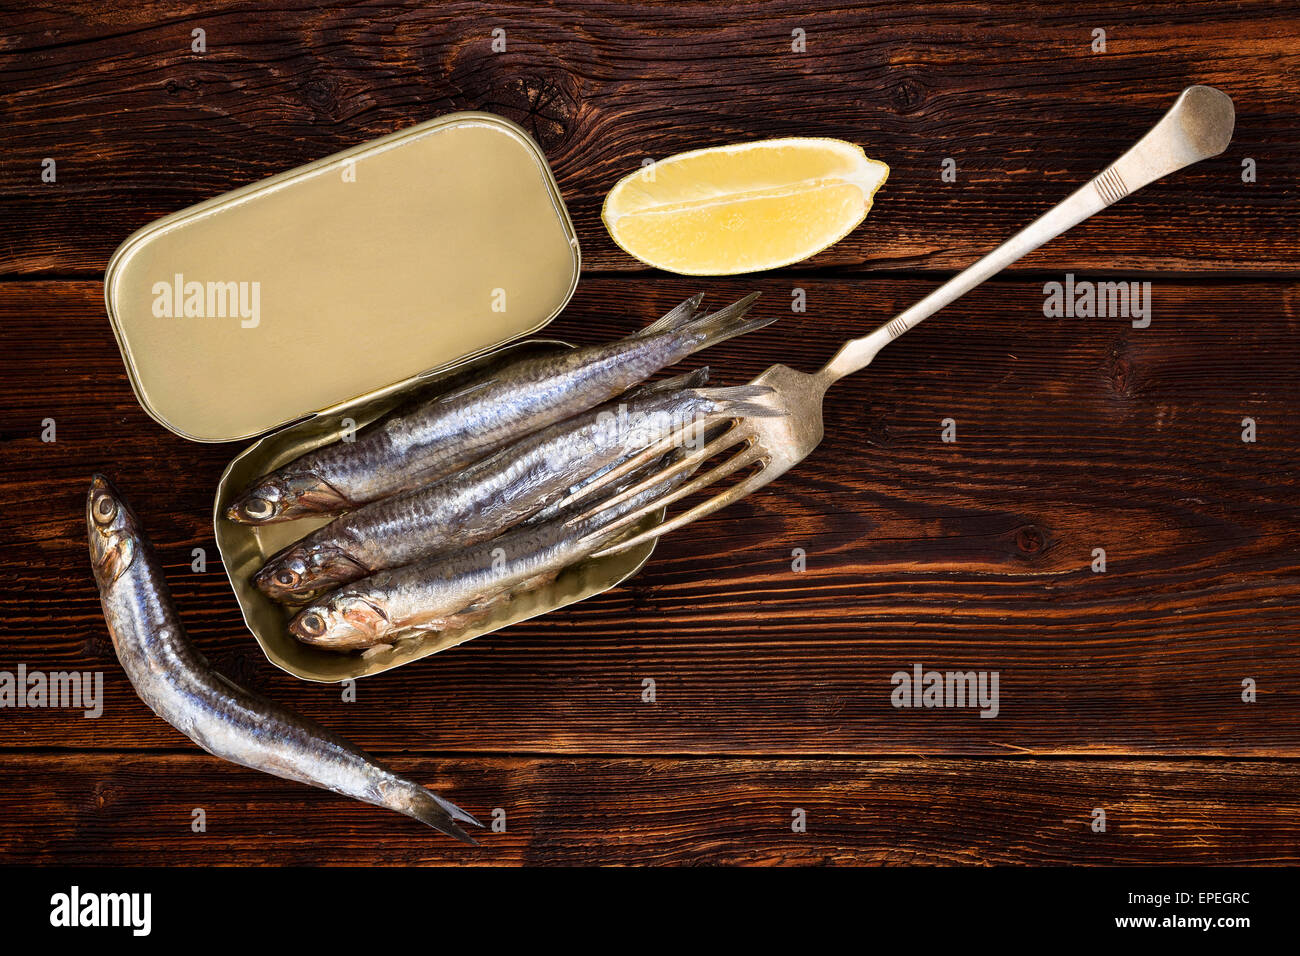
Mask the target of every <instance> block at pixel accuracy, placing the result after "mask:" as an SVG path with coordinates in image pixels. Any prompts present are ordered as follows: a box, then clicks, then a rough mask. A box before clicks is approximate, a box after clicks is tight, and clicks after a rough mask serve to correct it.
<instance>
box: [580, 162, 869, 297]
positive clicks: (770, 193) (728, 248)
mask: <svg viewBox="0 0 1300 956" xmlns="http://www.w3.org/2000/svg"><path fill="white" fill-rule="evenodd" d="M888 176H889V167H888V166H886V165H885V164H884V163H882V162H878V161H877V160H874V159H868V158H867V154H866V153H864V152H863V151H862V147H860V146H855V145H853V144H852V143H847V142H845V141H844V140H840V139H822V138H812V137H793V138H789V139H766V140H759V141H758V142H754V143H739V144H736V145H733V146H715V147H713V148H710V149H697V150H693V151H691V152H689V153H678V154H677V155H676V156H671V157H669V158H668V159H664V160H660V161H659V162H657V163H653V164H648V165H646V166H645V167H643V168H642V169H640V170H638V171H637V172H634V173H631V174H629V175H627V176H624V177H623V178H622V179H620V180H619V181H618V182H617V183H616V184H615V185H614V188H613V189H611V190H610V191H609V195H607V196H606V197H605V206H604V209H603V210H602V211H601V219H602V220H603V221H604V223H605V228H606V229H608V230H609V234H610V236H611V237H612V238H613V239H614V241H615V242H616V243H618V245H619V247H620V248H622V249H623V250H624V251H625V252H627V253H628V254H629V255H632V256H634V257H636V258H637V259H640V260H641V261H642V262H645V263H647V264H649V265H652V266H655V267H657V268H660V269H665V270H667V271H669V272H677V273H681V274H682V275H693V276H720V275H735V274H736V273H740V272H759V271H761V270H763V269H776V268H778V267H780V266H786V265H790V264H791V263H793V262H799V261H800V260H802V259H807V258H808V257H809V256H811V255H815V254H816V253H818V252H821V251H822V250H823V249H825V248H827V247H828V246H832V245H834V244H835V243H837V242H839V241H840V240H841V239H843V238H844V237H845V236H847V235H848V234H849V233H850V232H852V231H853V230H854V229H855V228H856V227H857V225H858V223H860V222H862V220H863V219H865V218H866V215H867V212H868V211H869V210H870V209H871V200H872V197H873V196H874V195H875V194H876V190H877V189H879V188H880V187H881V186H882V185H884V182H885V179H886V178H887V177H888Z"/></svg>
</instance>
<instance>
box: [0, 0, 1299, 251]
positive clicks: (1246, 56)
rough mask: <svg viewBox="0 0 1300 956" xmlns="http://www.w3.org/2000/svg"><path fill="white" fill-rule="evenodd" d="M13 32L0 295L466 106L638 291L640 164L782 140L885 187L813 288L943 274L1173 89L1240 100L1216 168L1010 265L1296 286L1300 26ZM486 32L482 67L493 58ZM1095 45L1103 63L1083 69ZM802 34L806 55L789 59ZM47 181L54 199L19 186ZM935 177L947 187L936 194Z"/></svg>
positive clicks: (434, 26) (792, 13)
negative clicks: (197, 205)
mask: <svg viewBox="0 0 1300 956" xmlns="http://www.w3.org/2000/svg"><path fill="white" fill-rule="evenodd" d="M7 20H8V21H9V22H7V23H6V28H5V30H4V31H3V35H0V141H2V142H4V144H5V149H4V150H3V151H2V152H0V210H3V211H4V212H3V214H0V274H10V275H12V274H27V275H32V274H46V275H57V276H69V275H81V276H86V277H89V276H90V275H92V274H95V273H99V272H102V271H103V269H104V266H105V264H106V262H107V259H108V256H109V255H110V253H111V252H112V250H113V249H114V248H115V247H116V246H117V245H118V244H119V243H120V242H121V241H122V240H123V239H125V238H126V236H127V235H128V234H129V233H131V232H132V231H133V230H134V229H136V228H138V227H139V226H142V225H144V224H145V223H147V222H149V221H151V220H152V219H155V218H157V217H158V216H161V215H163V214H165V213H169V212H172V211H173V210H176V209H179V208H181V207H183V206H187V205H189V204H191V203H194V202H197V201H199V200H201V199H205V198H208V197H210V196H213V195H216V194H218V193H221V192H224V191H226V190H228V189H231V188H234V187H236V186H240V185H243V184H245V183H248V182H252V181H255V180H257V179H260V178H262V177H265V176H268V175H271V174H272V173H276V172H280V171H282V170H285V169H288V168H290V167H293V166H296V165H299V164H301V163H304V162H307V161H310V160H313V159H317V158H319V157H321V156H325V155H328V154H330V153H332V152H336V151H338V150H340V149H343V148H345V147H347V146H351V145H354V144H356V143H360V142H363V141H365V140H367V139H371V138H373V137H375V136H379V135H382V134H384V133H389V132H392V131H394V130H397V129H401V128H403V127H406V126H409V125H411V124H413V123H415V122H418V121H421V120H424V119H428V118H430V117H433V116H437V115H440V114H443V113H447V112H451V111H454V110H465V109H476V110H488V111H492V112H497V113H500V114H502V115H505V116H507V117H509V118H511V119H514V120H517V121H519V122H521V123H523V124H524V125H525V126H526V127H527V128H528V129H529V130H530V131H531V132H532V134H533V135H534V136H535V137H536V138H537V139H538V141H539V142H540V143H541V145H542V147H543V148H544V149H545V151H546V153H547V155H548V157H549V158H550V160H551V163H552V165H553V167H554V168H555V171H556V174H557V176H558V178H559V181H560V184H561V187H562V189H563V193H564V196H565V199H566V201H567V203H568V204H569V206H570V209H571V211H572V213H573V217H574V219H575V221H576V224H577V227H578V233H579V237H580V239H581V241H582V245H583V253H584V264H585V266H586V268H587V270H588V271H614V270H617V271H628V270H638V269H640V268H641V267H640V266H639V264H638V263H636V262H635V261H633V260H632V259H630V258H629V257H628V256H626V255H625V254H623V253H622V252H620V251H619V250H617V248H616V247H615V246H614V245H613V243H612V242H611V241H610V240H609V238H608V237H607V235H606V234H605V232H604V229H603V228H602V227H601V225H600V221H599V211H600V203H601V201H602V199H603V197H604V195H605V193H606V192H607V191H608V190H609V188H610V187H611V186H612V185H613V184H614V183H615V182H616V181H617V180H618V179H619V178H620V177H621V176H623V175H625V174H626V173H628V172H630V171H632V170H634V169H637V168H639V167H640V164H641V162H642V160H643V159H645V158H652V159H655V158H658V159H662V158H664V157H666V156H669V155H672V154H673V153H677V152H680V151H683V150H686V149H694V148H699V147H702V146H710V145H716V144H720V143H728V142H736V141H742V140H750V139H757V138H763V137H771V136H789V135H805V136H834V137H840V138H844V139H849V140H852V141H854V142H860V143H862V144H864V146H865V147H866V149H867V151H868V153H869V154H870V155H871V156H873V157H875V158H878V159H881V160H884V161H885V162H887V163H888V164H889V165H890V166H891V168H892V173H891V176H890V180H889V183H888V184H887V186H886V187H885V189H884V190H883V191H882V192H881V193H880V194H879V195H878V196H877V201H876V207H875V210H874V212H873V213H872V215H871V217H870V218H869V219H868V221H867V224H866V225H865V226H863V227H862V228H860V229H858V230H857V231H856V232H855V233H854V234H853V235H852V236H850V237H849V238H847V239H846V240H844V241H843V242H841V243H839V244H838V245H837V246H835V247H834V248H833V249H832V250H830V251H828V252H827V253H825V254H823V255H822V256H821V257H819V258H818V259H816V260H814V263H813V265H815V266H818V265H820V266H838V267H847V268H853V269H871V270H879V269H900V268H909V269H916V268H924V269H951V268H955V267H961V266H965V265H966V264H968V263H969V262H971V261H973V259H974V258H976V257H977V256H978V255H979V254H981V253H982V252H984V251H986V250H987V249H988V248H990V247H991V246H993V245H994V244H996V243H997V242H1000V241H1001V240H1002V239H1004V238H1006V236H1008V235H1010V234H1011V233H1012V232H1014V231H1015V230H1016V229H1018V228H1020V227H1021V226H1022V225H1024V224H1025V223H1026V222H1027V221H1028V220H1029V219H1031V218H1033V216H1034V215H1036V214H1037V213H1038V212H1041V211H1042V210H1044V209H1045V208H1046V207H1047V206H1048V205H1050V204H1051V203H1052V202H1054V201H1055V200H1057V199H1059V198H1061V197H1063V196H1064V195H1065V194H1066V193H1068V192H1069V191H1070V190H1072V189H1073V188H1075V187H1076V186H1077V185H1079V184H1081V183H1083V182H1084V181H1085V180H1087V179H1088V178H1089V177H1091V176H1092V175H1093V174H1094V173H1096V172H1097V171H1099V170H1100V169H1102V168H1103V167H1104V166H1105V165H1106V164H1107V163H1109V162H1111V161H1112V160H1113V159H1115V158H1116V157H1117V156H1118V155H1119V154H1120V153H1121V152H1123V150H1125V149H1126V148H1127V147H1128V146H1129V145H1130V144H1131V143H1132V142H1133V141H1134V140H1135V139H1136V138H1137V137H1138V136H1139V135H1141V134H1142V133H1143V132H1145V130H1146V129H1147V128H1148V127H1149V126H1150V125H1151V123H1152V122H1154V120H1155V119H1156V118H1157V117H1158V116H1159V115H1160V114H1161V113H1162V112H1163V111H1164V110H1165V109H1166V108H1167V107H1168V106H1169V104H1170V103H1171V102H1172V101H1173V99H1174V97H1175V96H1176V95H1177V93H1178V92H1179V91H1180V90H1181V89H1182V88H1183V87H1185V86H1187V85H1189V84H1192V83H1210V84H1213V85H1217V86H1219V87H1221V88H1222V89H1224V90H1225V91H1226V92H1228V93H1229V94H1230V95H1231V96H1232V97H1233V98H1234V100H1235V102H1236V106H1237V132H1236V136H1235V138H1234V140H1233V144H1232V146H1231V147H1230V148H1229V150H1228V152H1227V153H1225V154H1224V155H1223V156H1221V157H1219V158H1218V159H1215V160H1212V161H1209V162H1206V163H1203V164H1201V165H1199V166H1197V167H1195V168H1193V169H1191V170H1188V171H1186V172H1183V173H1180V174H1178V175H1177V176H1175V177H1173V178H1171V179H1170V180H1169V181H1168V182H1162V183H1159V184H1156V185H1154V186H1152V187H1150V188H1149V189H1147V190H1144V191H1143V192H1141V193H1139V194H1138V195H1137V196H1135V197H1133V198H1130V199H1127V200H1125V201H1124V202H1123V203H1121V204H1120V205H1119V206H1117V207H1116V208H1115V209H1113V210H1109V211H1107V212H1106V214H1105V215H1104V216H1102V217H1099V218H1098V220H1097V221H1096V222H1094V223H1090V224H1088V225H1086V226H1083V227H1081V228H1079V229H1076V230H1074V231H1073V232H1071V233H1070V234H1069V235H1067V236H1065V237H1063V238H1062V239H1060V240H1058V241H1056V242H1054V243H1052V244H1051V245H1050V246H1049V247H1047V248H1045V249H1044V250H1041V251H1039V252H1037V253H1035V254H1033V255H1031V256H1029V257H1028V258H1026V259H1025V260H1023V262H1022V263H1021V264H1020V265H1019V266H1018V268H1024V269H1042V268H1052V269H1060V268H1066V267H1068V268H1074V269H1079V270H1082V269H1112V270H1114V269H1118V270H1123V271H1125V272H1128V271H1135V270H1136V271H1151V270H1181V271H1186V272H1193V271H1204V270H1214V271H1217V272H1277V271H1289V270H1294V269H1295V267H1296V266H1297V262H1298V260H1297V255H1298V253H1297V247H1296V244H1295V243H1294V241H1293V229H1292V225H1293V223H1294V219H1295V216H1296V214H1297V212H1300V204H1298V202H1297V190H1296V181H1297V173H1300V155H1298V154H1297V152H1296V150H1295V149H1294V148H1293V146H1294V139H1295V134H1296V130H1297V129H1298V128H1300V112H1298V107H1297V102H1298V98H1297V97H1296V95H1295V83H1294V76H1295V75H1296V73H1297V71H1298V70H1300V43H1297V37H1300V13H1298V12H1297V10H1296V8H1295V6H1294V4H1288V3H1283V2H1247V3H1236V4H1220V3H1213V2H1198V3H1136V2H1124V3H1118V4H1090V3H1081V4H1080V3H1075V4H1069V5H1064V6H1063V5H1060V4H1051V3H1037V4H1032V3H1031V4H1026V3H1015V4H1010V3H1008V4H993V5H988V4H945V5H935V4H928V5H917V4H912V3H875V4H871V5H870V6H869V7H853V6H849V5H844V4H837V3H821V2H814V3H806V4H800V5H799V6H798V9H797V11H796V10H792V9H791V8H790V7H789V6H788V5H785V4H781V3H773V2H765V3H745V4H732V5H728V6H725V7H724V6H718V5H716V4H692V5H677V4H670V5H658V4H652V3H648V4H623V3H610V2H603V0H595V2H592V0H584V2H577V3H563V4H548V5H499V6H494V7H492V8H491V10H490V11H489V10H486V9H485V8H484V7H482V6H481V5H479V4H473V3H439V4H426V3H414V2H397V3H391V2H382V3H381V2H374V3H359V4H353V5H348V6H346V7H343V8H338V7H336V6H335V5H331V6H330V7H329V8H328V9H325V8H322V7H321V6H320V5H318V4H308V3H302V2H291V0H282V2H277V3H275V4H274V5H269V4H248V3H243V2H240V3H232V2H226V0H223V2H217V3H210V4H204V5H203V6H202V7H201V8H195V7H186V6H180V7H177V6H176V5H174V4H162V3H159V2H157V0H150V2H144V3H137V4H129V5H128V4H102V3H85V2H78V3H51V2H37V3H32V4H25V5H23V9H22V11H14V12H13V14H12V15H11V16H9V17H7ZM196 29H202V30H204V31H205V39H206V45H207V50H206V52H205V53H202V54H198V53H195V52H193V51H192V50H191V43H192V37H191V34H192V31H193V30H196ZM494 29H501V30H504V31H505V33H504V37H505V40H506V49H505V51H504V52H499V53H494V52H493V51H492V31H493V30H494ZM1096 29H1103V30H1105V31H1106V36H1107V42H1106V50H1105V52H1104V53H1101V52H1093V50H1092V44H1093V39H1094V38H1093V31H1094V30H1096ZM795 30H802V31H803V32H804V40H805V44H806V51H805V52H802V53H796V52H793V51H792V49H791V47H792V43H793V42H794V31H795ZM47 158H48V159H53V160H54V161H55V162H56V164H57V165H56V172H57V181H56V182H54V183H45V182H43V181H42V179H41V172H42V161H43V160H45V159H47ZM947 158H951V159H953V160H954V161H955V162H956V164H957V170H958V175H957V180H956V182H952V183H946V182H943V181H942V180H941V178H940V172H941V167H942V164H943V162H944V160H945V159H947ZM1247 159H1250V160H1253V161H1254V163H1255V167H1256V177H1257V178H1256V181H1255V182H1252V183H1244V182H1243V181H1242V164H1243V161H1245V160H1247Z"/></svg>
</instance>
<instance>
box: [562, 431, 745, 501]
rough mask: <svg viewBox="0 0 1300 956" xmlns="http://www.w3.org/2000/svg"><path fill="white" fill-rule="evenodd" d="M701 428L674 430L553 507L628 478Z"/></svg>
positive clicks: (581, 497)
mask: <svg viewBox="0 0 1300 956" xmlns="http://www.w3.org/2000/svg"><path fill="white" fill-rule="evenodd" d="M704 421H705V422H708V421H709V419H708V418H706V419H705V420H704ZM718 421H734V419H731V418H722V419H713V422H714V424H716V423H717V422H718ZM699 428H701V423H700V422H689V423H687V424H685V425H682V426H681V427H680V428H677V429H675V430H673V431H672V432H670V433H668V434H667V435H665V436H664V437H663V438H660V439H659V440H658V441H656V442H653V443H652V444H650V445H647V446H646V447H645V448H643V449H641V450H640V451H639V452H637V453H636V454H635V455H633V456H632V457H630V458H626V459H624V460H623V461H622V462H620V463H619V464H617V465H615V466H614V467H613V468H611V469H609V471H607V472H605V473H604V474H602V475H599V476H598V477H596V478H593V479H591V480H590V481H588V482H587V483H586V484H585V485H583V486H582V487H580V488H575V489H574V490H573V491H571V492H569V493H568V494H567V495H565V496H564V497H563V498H561V499H560V500H559V501H557V502H555V504H554V505H552V507H553V508H568V507H569V506H571V505H573V504H575V503H576V502H579V501H581V500H582V499H583V498H586V497H588V496H590V495H592V494H594V493H595V492H597V491H600V489H602V488H605V487H607V486H608V485H610V484H612V483H613V482H615V481H618V480H619V479H620V478H625V477H627V476H628V475H630V474H631V473H632V472H634V471H636V470H637V469H639V468H641V467H642V466H643V465H645V464H647V463H649V462H651V461H654V459H656V458H658V457H659V456H660V455H662V454H664V453H665V452H668V451H672V450H673V449H674V448H677V447H678V446H679V445H681V443H682V439H683V438H684V437H685V436H686V434H687V433H688V432H689V431H692V430H695V429H699ZM688 457H689V456H688ZM602 507H603V504H602Z"/></svg>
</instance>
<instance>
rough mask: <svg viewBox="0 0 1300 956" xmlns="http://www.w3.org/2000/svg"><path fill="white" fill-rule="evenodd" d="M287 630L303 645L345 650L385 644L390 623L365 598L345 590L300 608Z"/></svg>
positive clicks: (375, 606) (376, 607) (380, 611)
mask: <svg viewBox="0 0 1300 956" xmlns="http://www.w3.org/2000/svg"><path fill="white" fill-rule="evenodd" d="M289 630H290V632H291V633H292V634H293V636H294V637H296V638H298V640H300V641H302V642H303V643H304V644H313V645H315V646H316V647H327V648H330V649H331V650H338V651H347V650H356V649H359V648H364V647H370V646H372V645H374V644H382V643H385V638H386V636H387V634H388V632H389V631H390V630H392V623H391V622H390V621H389V620H388V615H386V614H385V613H384V612H383V611H382V610H380V608H379V607H378V606H377V605H375V604H373V603H371V602H370V601H368V600H366V598H365V596H364V595H362V594H359V593H356V592H354V591H347V590H344V591H336V592H335V593H333V594H332V595H330V596H329V597H328V598H326V599H325V600H323V601H319V602H317V603H315V604H311V605H309V606H307V607H305V608H303V609H302V611H300V612H299V613H298V614H297V616H295V617H294V619H293V620H292V621H290V622H289Z"/></svg>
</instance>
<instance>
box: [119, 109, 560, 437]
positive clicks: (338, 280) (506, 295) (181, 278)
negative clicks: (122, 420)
mask: <svg viewBox="0 0 1300 956" xmlns="http://www.w3.org/2000/svg"><path fill="white" fill-rule="evenodd" d="M578 271H579V253H578V242H577V238H576V236H575V235H574V232H573V224H572V222H571V221H570V220H569V215H568V213H567V211H566V210H565V208H564V203H563V201H562V199H561V197H560V193H559V189H558V188H557V187H556V184H555V179H554V177H553V176H552V175H551V171H550V168H549V167H548V166H547V164H546V158H545V157H544V156H543V155H542V152H541V150H540V149H539V148H538V147H537V145H536V144H535V143H534V142H533V141H532V140H531V139H530V138H529V137H528V135H527V134H526V133H524V131H523V130H522V129H520V128H519V127H518V126H516V125H515V124H513V123H510V122H509V121H507V120H504V119H501V118H500V117H497V116H492V115H490V114H487V113H454V114H450V115H448V116H444V117H440V118H438V119H435V120H430V121H428V122H425V123H421V124H419V125H418V126H413V127H411V128H410V129H407V130H403V131H401V132H398V133H394V134H392V135H390V136H385V137H383V138H381V139H377V140H374V141H372V142H369V143H364V144H362V145H360V146H357V147H354V148H352V149H348V150H345V151H343V152H341V153H336V154H335V155H333V156H329V157H326V158H325V159H321V160H318V161H317V162H314V163H310V164H309V165H306V166H302V167H299V168H298V169H294V170H290V171H289V172H286V173H282V174H280V175H278V176H273V177H271V178H270V179H267V180H264V181H262V182H259V183H254V184H252V185H250V186H245V187H243V188H241V189H237V190H235V191H233V192H230V193H226V194H224V195H222V196H218V197H216V198H214V199H210V200H208V201H206V202H203V203H200V204H199V205H197V206H192V207H190V208H189V209H185V210H182V211H180V212H178V213H174V214H172V215H170V216H166V217H164V218H162V219H159V220H158V221H157V222H154V223H151V224H150V225H148V226H145V227H144V228H143V229H140V230H139V231H138V232H136V233H135V234H134V235H132V236H131V237H130V238H129V239H127V241H126V242H124V243H123V244H122V246H121V247H120V248H118V250H117V252H115V253H114V255H113V258H112V260H111V261H110V262H109V266H108V270H107V272H106V273H105V276H104V297H105V300H106V303H107V306H108V315H109V319H110V320H111V322H112V325H113V331H114V334H115V335H116V336H117V342H118V346H119V347H120V348H121V350H122V357H123V359H124V360H125V362H126V367H127V372H128V375H129V376H130V379H131V384H132V387H133V388H134V389H135V394H136V397H137V398H138V399H139V401H140V404H141V405H142V406H144V409H145V411H147V412H148V413H149V414H150V415H151V416H153V417H154V418H155V419H156V420H157V421H159V422H160V423H161V424H163V425H165V426H166V427H167V428H169V429H171V430H172V431H174V432H176V433H177V434H179V435H182V436H184V437H186V438H191V439H194V440H196V441H205V442H214V441H233V440H236V439H241V438H248V437H250V436H253V435H258V434H261V433H263V432H266V431H268V430H270V429H272V428H275V427H277V426H279V425H283V424H285V423H287V422H290V421H294V420H297V419H301V418H304V417H306V416H308V415H310V414H312V413H314V412H317V411H321V410H323V409H326V408H328V407H331V406H335V405H338V404H340V403H343V402H346V401H349V400H351V399H354V398H356V397H358V396H360V395H365V394H369V393H371V392H373V391H376V390H378V389H382V388H387V387H391V386H393V385H395V384H400V383H404V382H409V381H411V380H413V379H415V378H418V377H419V376H420V375H421V374H422V373H426V372H429V371H433V370H436V369H439V368H442V367H445V366H447V365H449V364H452V363H454V362H457V361H459V360H461V359H464V358H466V357H468V356H471V355H476V354H478V353H481V352H484V351H487V350H488V349H491V348H494V347H496V346H499V345H501V344H503V343H505V342H509V341H511V340H513V339H515V338H518V337H520V336H523V335H527V334H529V333H531V332H534V331H536V330H537V329H540V328H541V327H543V326H544V325H546V323H547V322H549V321H550V320H551V319H553V318H554V317H555V316H556V315H558V314H559V312H560V310H561V309H563V308H564V306H565V305H566V304H567V303H568V300H569V298H570V296H571V295H572V294H573V290H574V288H575V286H576V285H577V281H578Z"/></svg>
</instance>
